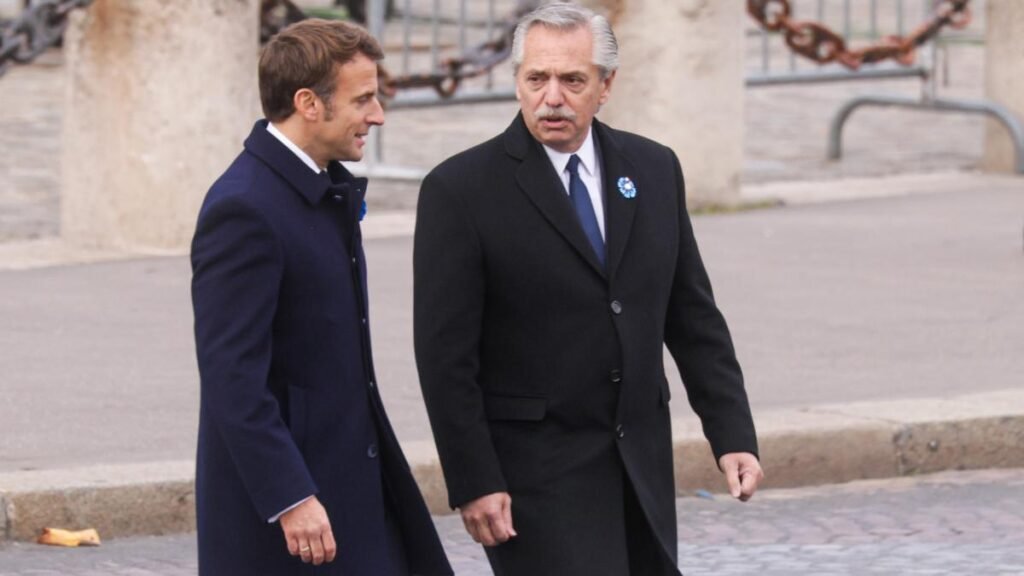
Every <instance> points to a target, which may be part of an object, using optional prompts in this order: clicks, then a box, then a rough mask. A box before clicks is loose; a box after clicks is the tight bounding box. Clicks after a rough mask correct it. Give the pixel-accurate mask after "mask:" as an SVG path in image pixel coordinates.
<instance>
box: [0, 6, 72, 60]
mask: <svg viewBox="0 0 1024 576" xmlns="http://www.w3.org/2000/svg"><path fill="white" fill-rule="evenodd" d="M91 3H92V0H35V1H34V2H32V4H31V5H29V6H28V7H27V8H25V10H24V11H23V12H22V13H21V14H20V15H19V16H18V17H17V18H15V19H14V20H11V21H9V22H4V23H3V24H0V76H2V75H3V74H4V72H6V71H7V69H8V68H9V67H10V66H11V64H12V63H16V64H27V63H29V62H31V61H33V60H35V59H36V57H38V56H39V55H40V54H42V53H43V52H45V51H46V50H47V49H48V48H50V47H51V46H55V45H57V44H58V43H59V42H60V40H61V38H62V37H63V36H64V29H65V28H67V25H68V14H70V13H71V11H72V10H75V9H76V8H84V7H86V6H88V5H89V4H91Z"/></svg>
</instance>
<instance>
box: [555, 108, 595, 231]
mask: <svg viewBox="0 0 1024 576" xmlns="http://www.w3.org/2000/svg"><path fill="white" fill-rule="evenodd" d="M544 151H545V152H547V154H548V159H549V160H551V165H552V166H554V167H555V172H557V173H558V177H559V178H561V179H562V186H563V187H565V193H566V194H568V193H569V168H568V164H569V157H571V156H572V155H573V154H575V155H577V156H579V157H580V166H579V168H580V169H579V173H580V180H582V181H583V184H584V185H585V186H586V187H587V192H589V193H590V203H591V204H592V205H593V206H594V216H595V217H596V218H597V227H598V228H599V229H600V230H601V239H602V240H605V234H604V193H603V192H604V190H603V188H604V187H603V186H602V184H601V163H600V162H598V161H597V150H596V149H595V148H594V128H593V126H591V127H590V128H589V129H587V139H586V140H584V141H583V145H582V146H580V149H579V150H577V151H575V152H569V153H565V152H559V151H558V150H555V149H554V148H550V147H548V146H547V145H545V146H544Z"/></svg>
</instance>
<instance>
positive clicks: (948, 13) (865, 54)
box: [747, 0, 971, 70]
mask: <svg viewBox="0 0 1024 576" xmlns="http://www.w3.org/2000/svg"><path fill="white" fill-rule="evenodd" d="M969 1H970V0H942V1H941V2H939V3H937V5H936V8H935V13H934V14H933V15H932V17H931V18H930V19H929V20H928V21H927V22H925V23H924V24H922V25H921V26H919V27H917V29H915V30H914V31H913V32H911V33H910V34H908V35H907V36H887V37H885V38H883V39H882V40H880V41H879V42H876V43H875V44H871V45H869V46H865V47H864V48H859V49H857V50H851V49H849V48H848V47H847V46H846V40H845V39H844V38H843V37H842V36H840V35H839V34H836V33H835V32H833V31H832V30H831V29H829V28H828V27H827V26H824V25H823V24H820V23H818V22H801V21H795V20H793V19H792V18H791V15H792V13H793V9H792V6H791V5H790V2H789V0H747V12H749V13H750V15H751V16H752V17H753V18H754V19H755V20H757V21H758V22H759V23H760V24H761V27H762V28H764V29H765V30H768V31H770V32H782V33H783V34H784V35H785V38H786V44H788V45H789V47H790V49H792V50H793V51H794V52H796V53H797V54H800V55H801V56H804V57H805V58H808V59H810V60H813V61H814V62H817V63H819V64H827V63H830V62H838V63H840V64H842V65H843V66H846V67H847V68H849V69H850V70H857V69H858V68H860V67H861V65H863V64H874V63H876V62H881V61H883V60H895V61H896V62H899V63H900V64H902V65H904V66H909V65H910V64H912V63H913V62H914V55H915V51H916V50H917V48H918V47H919V46H921V45H922V44H924V43H926V42H928V41H929V40H931V39H932V38H933V37H934V36H935V35H936V34H938V33H939V31H940V30H942V28H943V27H945V26H950V27H952V28H963V27H965V26H967V24H968V23H970V21H971V12H970V10H969V9H968V7H967V4H968V2H969Z"/></svg>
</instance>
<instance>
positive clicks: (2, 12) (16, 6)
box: [0, 0, 23, 18]
mask: <svg viewBox="0 0 1024 576" xmlns="http://www.w3.org/2000/svg"><path fill="white" fill-rule="evenodd" d="M22 6H23V4H22V0H0V18H14V17H15V16H17V15H18V14H21V10H22Z"/></svg>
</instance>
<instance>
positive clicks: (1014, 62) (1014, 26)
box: [982, 0, 1024, 172]
mask: <svg viewBox="0 0 1024 576" xmlns="http://www.w3.org/2000/svg"><path fill="white" fill-rule="evenodd" d="M1022 38H1024V2H1021V1H1020V0H988V6H987V26H986V27H985V95H986V97H987V98H988V99H990V100H992V101H994V102H997V103H999V104H1002V105H1003V106H1005V107H1006V108H1008V109H1009V110H1010V111H1011V112H1012V113H1013V114H1014V115H1015V116H1016V117H1017V119H1018V120H1019V121H1021V122H1024V41H1022ZM986 122H987V126H986V129H985V157H984V159H983V162H982V165H983V167H984V168H985V169H986V170H992V171H999V172H1009V171H1011V170H1012V169H1013V151H1014V150H1013V144H1012V142H1011V140H1010V138H1009V137H1008V136H1007V134H1006V128H1004V127H1003V126H1002V125H1001V124H998V123H997V122H994V121H992V120H988V121H986Z"/></svg>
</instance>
